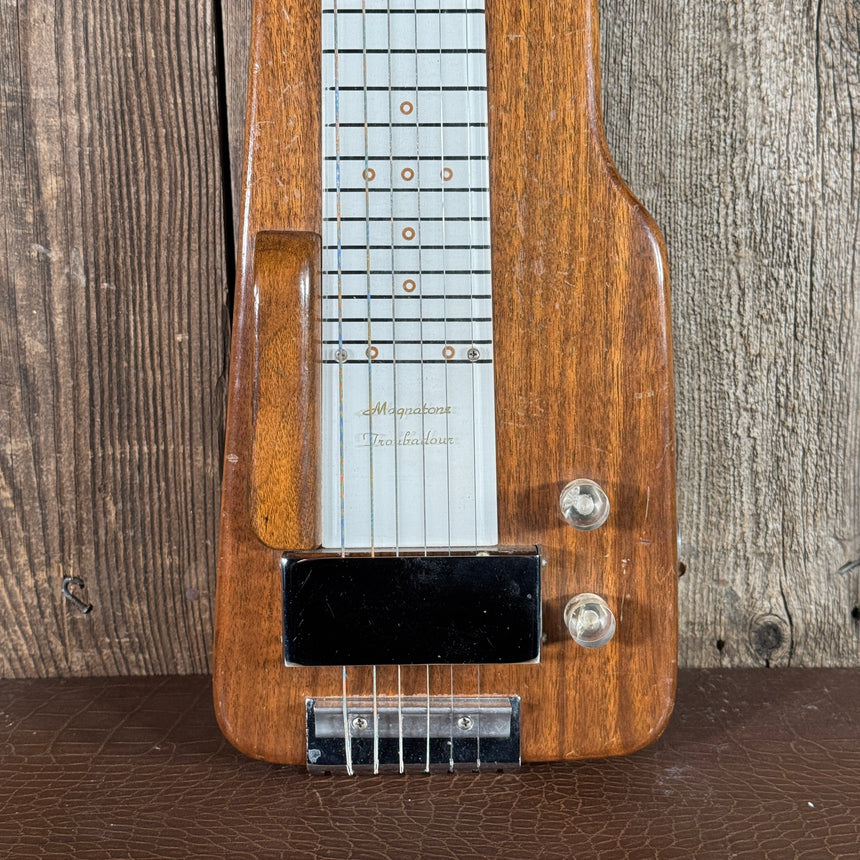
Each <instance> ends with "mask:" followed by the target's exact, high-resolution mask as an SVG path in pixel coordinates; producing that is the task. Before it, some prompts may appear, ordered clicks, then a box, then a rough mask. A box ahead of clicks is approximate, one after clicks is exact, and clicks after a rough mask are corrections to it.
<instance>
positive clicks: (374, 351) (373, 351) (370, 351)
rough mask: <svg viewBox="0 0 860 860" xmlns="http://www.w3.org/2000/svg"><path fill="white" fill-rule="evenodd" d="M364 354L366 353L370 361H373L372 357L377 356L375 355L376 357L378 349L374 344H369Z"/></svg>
mask: <svg viewBox="0 0 860 860" xmlns="http://www.w3.org/2000/svg"><path fill="white" fill-rule="evenodd" d="M364 354H365V355H366V356H367V357H368V358H369V359H370V360H371V361H373V359H374V358H377V357H378V355H379V350H378V349H377V348H376V347H375V346H369V347H368V348H367V349H366V350H365V352H364Z"/></svg>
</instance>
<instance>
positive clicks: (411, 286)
mask: <svg viewBox="0 0 860 860" xmlns="http://www.w3.org/2000/svg"><path fill="white" fill-rule="evenodd" d="M403 289H404V290H406V292H407V293H414V292H415V281H413V280H412V279H411V278H409V279H407V280H405V281H404V282H403Z"/></svg>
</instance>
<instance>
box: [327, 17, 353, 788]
mask: <svg viewBox="0 0 860 860" xmlns="http://www.w3.org/2000/svg"><path fill="white" fill-rule="evenodd" d="M333 4H334V5H333V9H334V14H333V15H332V22H333V28H334V33H333V35H334V53H333V56H334V140H335V199H336V201H337V204H336V215H337V317H338V323H337V339H338V355H339V356H342V355H343V248H342V246H343V237H342V234H341V229H342V227H341V215H342V212H341V192H340V187H341V182H340V155H341V152H340V63H339V44H338V27H337V0H333ZM338 433H339V436H338V444H339V468H340V476H339V477H340V554H341V557H343V556H345V555H346V511H345V502H344V462H343V363H342V362H341V361H339V362H338ZM342 680H343V746H344V762H345V763H346V772H347V773H348V774H349V775H350V776H352V775H353V773H354V771H353V767H352V736H351V734H350V731H349V712H348V710H347V704H346V666H344V667H343V679H342Z"/></svg>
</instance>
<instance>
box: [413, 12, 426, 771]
mask: <svg viewBox="0 0 860 860" xmlns="http://www.w3.org/2000/svg"><path fill="white" fill-rule="evenodd" d="M412 5H413V12H414V21H413V44H414V45H415V68H414V71H415V102H414V110H413V115H414V116H415V185H416V188H417V191H416V194H415V200H416V205H417V229H416V236H417V238H418V274H417V281H418V341H419V346H418V349H419V350H420V355H419V361H420V363H419V367H418V372H419V374H420V390H421V446H420V447H421V511H422V520H423V521H422V527H423V537H424V555H425V556H426V555H428V540H427V448H426V446H425V445H424V439H425V434H426V421H425V417H424V399H425V393H424V373H425V370H424V351H425V349H426V345H425V343H424V279H423V273H424V261H423V251H424V245H423V242H424V238H423V236H422V231H423V226H422V225H423V221H422V219H421V129H420V126H419V110H418V94H419V92H420V91H419V89H418V79H419V65H418V0H413V4H412ZM427 672H428V678H429V672H430V666H429V664H428V666H427ZM426 767H427V770H429V769H430V688H429V685H428V688H427V762H426Z"/></svg>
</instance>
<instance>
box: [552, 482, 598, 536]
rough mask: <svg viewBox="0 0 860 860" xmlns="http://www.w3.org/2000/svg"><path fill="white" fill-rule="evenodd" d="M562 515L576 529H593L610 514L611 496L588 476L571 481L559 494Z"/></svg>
mask: <svg viewBox="0 0 860 860" xmlns="http://www.w3.org/2000/svg"><path fill="white" fill-rule="evenodd" d="M558 503H559V505H560V506H561V515H562V516H563V517H564V518H565V520H566V521H567V522H568V523H569V524H570V525H572V526H573V527H574V528H575V529H579V530H580V531H586V532H587V531H591V530H592V529H596V528H598V527H600V526H602V525H603V524H604V523H605V522H606V518H607V517H608V516H609V498H608V496H607V495H606V493H605V492H604V491H603V488H602V487H601V486H600V485H599V484H596V483H595V482H594V481H590V480H589V479H588V478H577V479H576V480H575V481H571V482H570V483H569V484H568V485H567V486H566V487H565V488H564V489H563V490H562V491H561V495H560V496H559V499H558Z"/></svg>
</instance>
